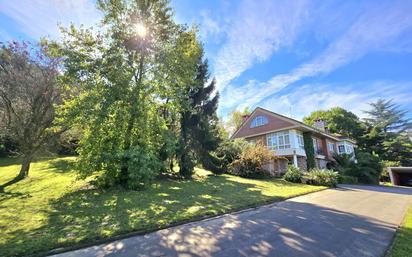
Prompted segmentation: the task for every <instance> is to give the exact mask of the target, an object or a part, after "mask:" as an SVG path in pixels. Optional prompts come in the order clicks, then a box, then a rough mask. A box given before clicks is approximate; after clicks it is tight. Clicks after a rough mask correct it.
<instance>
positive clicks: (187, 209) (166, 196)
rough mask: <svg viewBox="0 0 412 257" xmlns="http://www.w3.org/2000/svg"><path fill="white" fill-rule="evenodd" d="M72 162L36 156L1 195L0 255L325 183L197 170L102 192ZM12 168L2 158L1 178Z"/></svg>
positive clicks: (227, 208) (223, 209) (217, 210)
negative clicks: (143, 186) (182, 177)
mask: <svg viewBox="0 0 412 257" xmlns="http://www.w3.org/2000/svg"><path fill="white" fill-rule="evenodd" d="M74 162H75V158H73V157H68V158H57V159H48V160H43V161H38V162H35V163H34V164H33V165H32V167H31V171H30V175H29V178H27V179H25V180H24V181H21V182H19V183H17V184H15V185H12V186H10V187H8V188H6V193H3V194H0V253H1V255H2V256H14V255H25V254H31V253H36V252H43V251H46V250H50V249H53V248H57V247H62V246H68V245H75V244H78V243H80V242H82V243H85V242H93V241H95V240H99V239H102V238H107V237H111V236H114V235H119V234H124V233H127V232H132V231H141V230H153V229H157V228H161V227H165V226H168V225H170V224H172V223H176V222H182V221H188V220H191V219H196V218H200V217H203V216H213V215H217V214H221V213H227V212H231V211H234V210H239V209H243V208H246V207H250V206H256V205H260V204H264V203H267V202H274V201H280V200H283V199H285V198H288V197H292V196H296V195H300V194H304V193H308V192H313V191H317V190H320V189H323V188H324V187H316V186H309V185H302V184H292V183H289V182H286V181H284V180H281V179H266V180H254V179H244V178H239V177H235V176H230V175H223V176H209V175H211V173H209V172H208V171H205V170H201V169H197V170H196V176H195V178H194V179H193V180H191V181H174V180H167V179H164V180H161V181H158V182H156V183H155V184H153V186H152V187H150V188H148V189H147V190H144V191H125V190H121V189H113V190H108V191H102V190H96V189H93V188H92V187H91V186H89V185H88V184H87V182H86V181H79V180H76V173H75V171H74V170H73V169H72V167H73V163H74ZM18 170H19V165H18V164H17V162H16V160H13V159H3V160H0V184H3V183H4V182H6V181H8V180H10V179H12V178H13V177H14V176H15V175H16V174H17V172H18Z"/></svg>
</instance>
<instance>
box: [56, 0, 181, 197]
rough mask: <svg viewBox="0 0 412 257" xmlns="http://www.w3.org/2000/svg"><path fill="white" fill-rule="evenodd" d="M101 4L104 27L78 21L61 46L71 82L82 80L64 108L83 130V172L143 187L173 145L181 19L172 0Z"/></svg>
mask: <svg viewBox="0 0 412 257" xmlns="http://www.w3.org/2000/svg"><path fill="white" fill-rule="evenodd" d="M98 6H99V8H100V10H101V11H102V13H103V19H102V21H101V24H102V29H100V30H97V31H96V30H89V29H84V28H75V27H73V26H72V27H70V28H69V29H66V30H65V38H64V40H63V43H62V44H60V46H59V47H57V49H58V50H59V51H58V52H59V54H61V55H63V56H64V57H65V75H66V76H65V78H66V82H67V83H70V84H75V85H77V86H76V87H72V88H71V89H72V92H73V94H76V95H77V97H76V98H75V99H73V100H70V101H66V102H65V103H66V104H65V108H63V109H62V110H61V112H62V114H63V115H64V117H65V118H66V120H67V121H68V122H70V123H71V124H73V125H76V126H79V127H80V128H81V129H82V130H83V131H84V135H83V137H82V139H81V140H80V145H79V149H78V152H79V164H80V165H79V168H80V172H81V175H83V176H88V175H91V174H93V172H95V171H102V173H101V176H100V177H99V180H98V181H99V182H100V183H101V185H104V186H111V185H114V184H120V185H122V186H124V187H126V188H133V189H134V188H141V187H143V186H145V185H146V184H148V183H149V182H150V181H151V179H153V178H154V176H155V175H156V173H157V172H158V171H159V170H161V169H162V168H164V167H163V166H164V162H163V160H164V158H163V157H164V156H165V154H164V153H167V152H170V151H169V150H167V149H165V147H166V148H168V147H170V145H173V144H166V145H165V143H164V142H165V141H171V140H169V139H170V137H172V135H170V133H169V131H170V127H168V119H169V116H167V115H163V114H164V111H165V110H166V111H167V110H169V109H170V108H171V107H170V106H168V102H169V99H168V98H167V96H168V95H169V94H172V93H171V92H172V91H173V90H174V88H175V87H176V85H179V84H178V83H175V82H176V81H179V79H180V76H177V75H176V73H175V72H171V69H172V68H171V67H169V66H170V65H171V59H172V57H171V55H172V52H173V51H172V50H173V47H174V46H175V45H176V40H177V39H178V36H177V35H178V32H179V26H177V25H176V24H175V23H174V21H173V18H172V12H171V9H170V8H169V5H168V1H166V0H152V1H138V0H135V1H126V0H118V1H103V0H101V1H99V2H98ZM174 57H175V59H176V58H177V57H176V56H174ZM169 107H170V108H169ZM172 111H173V109H172ZM169 125H170V124H169ZM172 150H173V149H172Z"/></svg>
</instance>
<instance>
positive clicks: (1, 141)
mask: <svg viewBox="0 0 412 257" xmlns="http://www.w3.org/2000/svg"><path fill="white" fill-rule="evenodd" d="M17 152H18V145H17V142H16V141H15V140H13V139H12V138H10V137H9V136H0V157H8V156H11V155H15V153H17Z"/></svg>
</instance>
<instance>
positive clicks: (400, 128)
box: [364, 99, 412, 133]
mask: <svg viewBox="0 0 412 257" xmlns="http://www.w3.org/2000/svg"><path fill="white" fill-rule="evenodd" d="M369 105H370V107H371V109H370V110H368V111H364V112H365V114H367V115H368V116H369V117H367V118H365V119H364V120H365V122H366V123H367V124H368V125H370V126H372V127H379V128H382V129H383V131H384V132H385V133H386V132H404V131H406V130H408V129H410V128H412V119H411V118H407V117H406V114H407V113H408V111H406V110H402V109H400V106H399V105H397V104H394V103H393V100H384V99H378V100H377V101H376V102H374V103H370V104H369Z"/></svg>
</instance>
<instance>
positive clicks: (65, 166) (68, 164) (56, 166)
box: [49, 158, 76, 173]
mask: <svg viewBox="0 0 412 257" xmlns="http://www.w3.org/2000/svg"><path fill="white" fill-rule="evenodd" d="M49 167H50V171H51V172H56V173H66V172H73V171H74V170H75V168H76V161H75V159H68V158H65V159H54V160H52V161H50V162H49Z"/></svg>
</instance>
